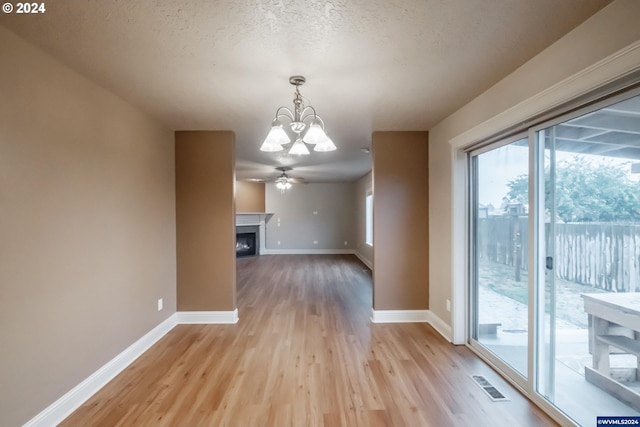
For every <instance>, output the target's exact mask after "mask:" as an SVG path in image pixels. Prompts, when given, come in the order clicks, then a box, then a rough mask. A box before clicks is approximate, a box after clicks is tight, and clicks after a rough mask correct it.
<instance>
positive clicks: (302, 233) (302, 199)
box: [266, 182, 356, 251]
mask: <svg viewBox="0 0 640 427" xmlns="http://www.w3.org/2000/svg"><path fill="white" fill-rule="evenodd" d="M354 194H355V183H353V182H344V183H342V182H341V183H311V184H294V185H293V186H292V187H291V189H289V190H287V192H285V193H284V194H283V193H281V192H280V190H278V189H277V188H276V186H275V184H273V183H269V184H267V186H266V205H267V212H272V213H273V214H274V215H273V217H272V218H271V219H270V220H269V222H268V223H267V229H266V237H267V241H266V246H267V249H268V250H275V251H278V250H284V251H290V250H301V251H302V250H309V251H313V250H336V249H338V250H346V249H351V250H353V248H354V247H355V235H356V232H355V212H354V206H355V196H354ZM314 212H317V215H314ZM278 220H280V221H279V222H280V225H278ZM278 241H279V242H280V244H278ZM314 241H317V242H318V243H317V244H314ZM345 241H346V242H347V244H346V245H345V244H344V242H345Z"/></svg>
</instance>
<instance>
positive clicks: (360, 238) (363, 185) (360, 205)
mask: <svg viewBox="0 0 640 427" xmlns="http://www.w3.org/2000/svg"><path fill="white" fill-rule="evenodd" d="M372 191H373V175H372V173H371V172H369V173H368V174H366V175H365V176H363V177H362V178H360V179H359V180H358V181H356V194H355V201H354V202H355V214H356V251H357V252H358V255H359V256H360V258H362V259H363V261H365V263H367V264H368V265H369V267H373V246H369V245H367V244H366V243H365V238H366V227H367V223H366V200H365V198H366V196H367V194H368V193H369V192H372Z"/></svg>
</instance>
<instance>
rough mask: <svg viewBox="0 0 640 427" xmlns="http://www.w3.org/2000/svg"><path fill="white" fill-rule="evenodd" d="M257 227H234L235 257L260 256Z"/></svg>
mask: <svg viewBox="0 0 640 427" xmlns="http://www.w3.org/2000/svg"><path fill="white" fill-rule="evenodd" d="M259 236H260V235H259V230H258V227H257V226H246V225H245V226H237V227H236V257H243V256H253V255H259V254H260V250H259V248H260V242H259V240H260V237H259Z"/></svg>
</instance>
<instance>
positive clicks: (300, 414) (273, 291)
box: [61, 255, 555, 427]
mask: <svg viewBox="0 0 640 427" xmlns="http://www.w3.org/2000/svg"><path fill="white" fill-rule="evenodd" d="M237 279H238V282H237V283H238V285H237V292H238V310H239V317H240V321H239V322H238V324H236V325H178V326H177V327H176V328H174V329H173V330H172V331H170V332H169V333H168V334H167V335H166V336H165V337H164V338H163V339H162V340H160V341H159V342H158V343H157V344H156V345H155V346H154V347H152V348H151V349H150V350H149V351H148V352H146V353H145V354H144V355H143V356H142V357H140V358H139V359H138V360H136V361H135V362H134V363H133V364H132V365H130V366H129V367H128V368H127V369H126V370H125V371H124V372H122V373H121V374H120V375H119V376H117V377H116V378H115V379H114V380H113V381H112V382H110V383H109V384H108V385H107V386H105V387H104V388H103V389H102V390H100V391H99V392H98V393H97V394H96V395H94V396H93V397H92V398H91V399H90V400H88V401H87V402H86V403H85V404H84V405H83V406H82V407H80V408H79V409H78V410H77V411H76V412H74V413H73V414H72V415H71V416H69V418H67V419H66V420H65V421H64V422H63V423H62V424H61V426H64V427H68V426H127V427H134V426H154V427H155V426H171V427H175V426H190V427H198V426H243V427H246V426H260V427H263V426H264V427H268V426H273V427H280V426H283V427H284V426H296V427H297V426H325V427H335V426H368V427H377V426H412V427H413V426H491V427H496V426H509V427H513V426H541V425H555V424H554V423H553V422H552V421H551V420H550V419H549V418H548V417H547V416H546V415H545V414H544V413H542V412H541V411H540V410H539V409H538V408H537V407H535V406H534V405H533V404H531V403H530V402H529V401H528V400H527V399H525V398H524V397H523V396H522V395H520V394H519V393H518V392H517V391H516V390H515V389H514V388H512V387H511V386H510V385H509V384H508V383H506V382H505V381H504V380H502V379H501V378H500V377H499V376H498V375H497V374H496V373H494V372H493V371H492V370H491V369H490V368H489V367H488V366H487V365H486V364H484V363H483V362H482V361H481V360H480V359H478V358H477V357H476V356H475V355H473V353H471V352H470V351H469V350H468V349H467V348H465V347H462V346H453V345H451V344H449V343H447V342H446V341H445V340H444V339H443V338H442V337H441V336H440V335H438V334H437V333H436V332H435V331H434V330H433V329H432V328H431V327H430V326H429V325H426V324H371V322H370V320H369V318H370V316H371V298H372V297H371V295H372V290H371V276H370V273H369V272H368V271H367V270H366V267H365V266H364V265H363V264H361V263H360V261H359V260H358V259H357V258H355V257H354V256H351V255H271V256H269V255H266V256H260V257H253V258H245V259H239V260H238V276H237ZM475 374H480V375H484V376H485V377H486V378H487V379H489V380H490V381H491V382H492V383H493V384H494V385H495V386H497V387H498V388H499V389H500V390H501V391H502V392H503V393H504V394H505V395H507V397H509V398H510V399H511V401H509V402H496V403H494V402H491V400H490V399H489V398H488V397H487V396H486V395H485V394H484V392H483V391H482V390H481V389H480V388H479V387H478V386H476V385H475V384H474V383H473V382H472V380H471V378H470V375H475Z"/></svg>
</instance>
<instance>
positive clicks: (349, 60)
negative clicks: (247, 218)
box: [0, 0, 609, 182]
mask: <svg viewBox="0 0 640 427" xmlns="http://www.w3.org/2000/svg"><path fill="white" fill-rule="evenodd" d="M608 3H609V1H608V0H606V1H603V0H562V1H559V0H535V1H533V0H244V1H238V0H185V1H182V0H174V1H167V0H138V1H130V0H109V1H97V0H93V1H92V0H64V1H62V0H54V1H47V2H46V3H45V4H46V7H47V11H46V12H45V13H44V14H41V15H28V16H27V15H17V14H10V15H7V14H2V15H1V16H0V25H4V26H6V27H7V28H9V29H11V30H13V31H14V32H16V33H17V34H18V35H20V36H22V37H24V38H25V39H27V40H29V41H31V42H32V43H34V44H36V45H37V46H39V47H41V48H42V49H43V50H45V51H47V52H49V53H51V54H52V55H53V56H55V57H56V58H58V59H60V60H61V61H63V62H65V63H66V64H68V65H69V66H71V67H72V68H74V69H76V70H77V71H79V72H80V73H82V74H84V75H86V76H87V77H89V78H90V79H92V80H93V81H95V82H97V83H98V84H100V85H102V86H104V87H105V88H107V89H109V90H111V91H112V92H114V93H116V94H118V95H119V96H121V97H122V98H124V99H125V100H127V101H129V102H131V103H132V104H134V105H136V106H138V107H139V108H141V109H142V110H144V111H146V112H148V113H149V114H151V115H152V116H154V117H156V118H157V119H158V120H159V121H160V122H162V123H163V124H164V125H165V126H167V127H169V128H170V129H173V130H233V131H234V132H235V134H236V157H237V176H238V178H241V179H246V178H268V177H275V176H277V175H278V172H277V171H275V170H274V168H275V167H277V166H282V165H286V166H291V167H293V168H294V170H293V171H292V173H291V175H293V176H299V177H304V178H306V179H307V181H312V182H313V181H315V182H320V181H341V180H352V179H356V178H358V177H360V176H362V175H364V174H365V173H366V172H367V171H368V170H370V162H371V159H370V157H369V155H367V154H364V153H363V152H362V151H361V148H362V147H368V146H370V143H371V134H372V132H373V131H376V130H428V129H429V128H431V127H432V126H433V125H435V124H437V123H438V122H439V121H440V120H442V119H444V118H445V117H446V116H448V115H449V114H451V113H452V112H454V111H455V110H457V109H458V108H460V107H461V106H463V105H464V104H465V103H467V102H469V101H470V100H471V99H473V98H475V97H476V96H477V95H479V94H480V93H482V92H483V91H485V90H486V89H488V88H489V87H490V86H492V85H493V84H494V83H496V82H497V81H499V80H500V79H501V78H503V77H504V76H506V75H508V74H509V73H510V72H512V71H513V70H514V69H515V68H517V67H518V66H520V65H522V64H523V63H524V62H526V61H527V60H528V59H530V58H531V57H533V56H535V55H536V54H537V53H539V52H540V51H542V50H543V49H544V48H546V47H547V46H549V45H550V44H552V43H553V42H554V41H556V40H557V39H559V38H560V37H562V36H563V35H564V34H566V33H567V32H569V31H570V30H571V29H573V28H575V27H576V26H577V25H579V24H580V23H581V22H583V21H584V20H585V19H587V18H588V17H589V16H591V15H593V14H594V13H595V12H597V11H598V10H599V9H601V8H602V7H604V6H605V5H606V4H608ZM567 60H571V58H567ZM550 65H551V66H552V64H550ZM294 74H301V75H304V76H305V77H306V78H307V83H306V84H305V85H304V86H302V87H301V90H300V91H301V93H302V95H303V96H304V97H305V98H306V99H307V100H308V101H309V102H310V104H311V105H313V106H314V107H315V108H316V110H317V112H318V114H319V115H320V116H321V117H322V118H323V119H324V121H325V123H326V128H327V131H328V133H329V135H330V136H331V138H332V139H333V140H334V142H335V143H336V145H337V146H338V150H337V151H335V152H332V153H312V155H311V156H308V157H303V158H292V157H287V156H286V155H282V154H269V153H262V152H260V151H259V146H260V144H261V142H262V140H263V139H264V137H265V135H266V133H267V131H268V129H269V126H270V122H271V120H272V118H273V116H274V114H275V111H276V109H277V108H278V107H279V106H281V105H285V106H287V107H289V108H291V107H292V105H293V104H292V99H293V90H294V88H293V86H291V85H290V84H289V81H288V80H289V76H291V75H294Z"/></svg>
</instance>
